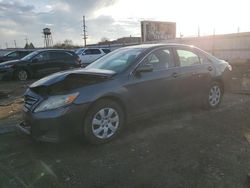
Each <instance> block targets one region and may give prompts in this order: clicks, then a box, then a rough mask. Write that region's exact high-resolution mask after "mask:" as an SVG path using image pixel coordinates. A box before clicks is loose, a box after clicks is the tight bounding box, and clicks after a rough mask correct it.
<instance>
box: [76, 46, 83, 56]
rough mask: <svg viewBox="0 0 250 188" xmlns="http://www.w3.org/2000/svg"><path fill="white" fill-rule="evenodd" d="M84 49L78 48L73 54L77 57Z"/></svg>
mask: <svg viewBox="0 0 250 188" xmlns="http://www.w3.org/2000/svg"><path fill="white" fill-rule="evenodd" d="M84 49H85V48H78V49H76V50H75V51H74V52H75V53H76V54H77V55H81V54H82V53H83V51H84Z"/></svg>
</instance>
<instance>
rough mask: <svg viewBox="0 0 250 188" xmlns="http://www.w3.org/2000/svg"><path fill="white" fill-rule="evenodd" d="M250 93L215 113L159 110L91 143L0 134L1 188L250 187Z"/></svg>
mask: <svg viewBox="0 0 250 188" xmlns="http://www.w3.org/2000/svg"><path fill="white" fill-rule="evenodd" d="M249 113H250V97H249V96H247V95H236V94H226V95H225V98H224V101H223V103H222V105H221V107H220V108H219V109H217V110H213V111H203V110H200V109H197V108H196V109H183V110H182V111H178V112H171V113H170V112H162V113H161V114H158V115H155V116H153V117H151V118H149V119H146V120H141V121H137V122H134V123H132V124H129V125H127V127H126V128H125V129H124V131H123V133H122V134H121V135H120V137H119V138H118V139H117V140H114V141H113V142H110V143H108V144H105V145H101V146H91V145H88V144H86V143H84V142H83V141H81V139H80V138H75V139H73V140H71V141H69V142H67V143H61V144H50V143H40V144H37V143H32V142H31V140H30V139H29V138H27V137H26V136H23V135H17V134H14V133H12V134H7V135H2V136H1V137H0V152H1V155H0V169H1V170H0V187H115V188H117V187H170V188H171V187H173V188H178V187H192V188H193V187H202V188H206V187H225V188H229V187H237V188H240V187H249V184H248V183H247V174H248V173H250V160H249V159H250V147H249V142H248V141H247V140H248V138H249V139H250V137H249V135H250V116H249Z"/></svg>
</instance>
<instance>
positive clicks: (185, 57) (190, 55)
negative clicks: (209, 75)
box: [176, 50, 200, 67]
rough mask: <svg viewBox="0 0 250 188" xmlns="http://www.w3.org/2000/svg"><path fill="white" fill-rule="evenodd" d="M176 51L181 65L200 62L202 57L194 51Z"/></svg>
mask: <svg viewBox="0 0 250 188" xmlns="http://www.w3.org/2000/svg"><path fill="white" fill-rule="evenodd" d="M176 51H177V55H178V57H179V61H180V66H181V67H186V66H192V65H199V64H200V58H199V56H198V55H196V54H195V53H194V52H191V51H188V50H176Z"/></svg>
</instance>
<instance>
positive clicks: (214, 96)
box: [208, 85, 221, 107]
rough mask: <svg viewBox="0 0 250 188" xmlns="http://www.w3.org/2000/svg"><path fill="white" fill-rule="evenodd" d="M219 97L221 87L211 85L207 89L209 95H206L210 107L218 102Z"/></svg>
mask: <svg viewBox="0 0 250 188" xmlns="http://www.w3.org/2000/svg"><path fill="white" fill-rule="evenodd" d="M220 99H221V89H220V87H219V86H218V85H214V86H213V87H211V89H210V91H209V96H208V100H209V104H210V105H211V106H212V107H214V106H216V105H218V104H219V103H220Z"/></svg>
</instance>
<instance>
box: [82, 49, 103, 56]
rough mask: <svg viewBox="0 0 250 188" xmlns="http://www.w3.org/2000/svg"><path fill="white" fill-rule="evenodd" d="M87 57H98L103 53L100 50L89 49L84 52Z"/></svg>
mask: <svg viewBox="0 0 250 188" xmlns="http://www.w3.org/2000/svg"><path fill="white" fill-rule="evenodd" d="M84 53H85V54H86V55H97V54H101V51H100V50H99V49H87V50H85V51H84Z"/></svg>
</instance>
